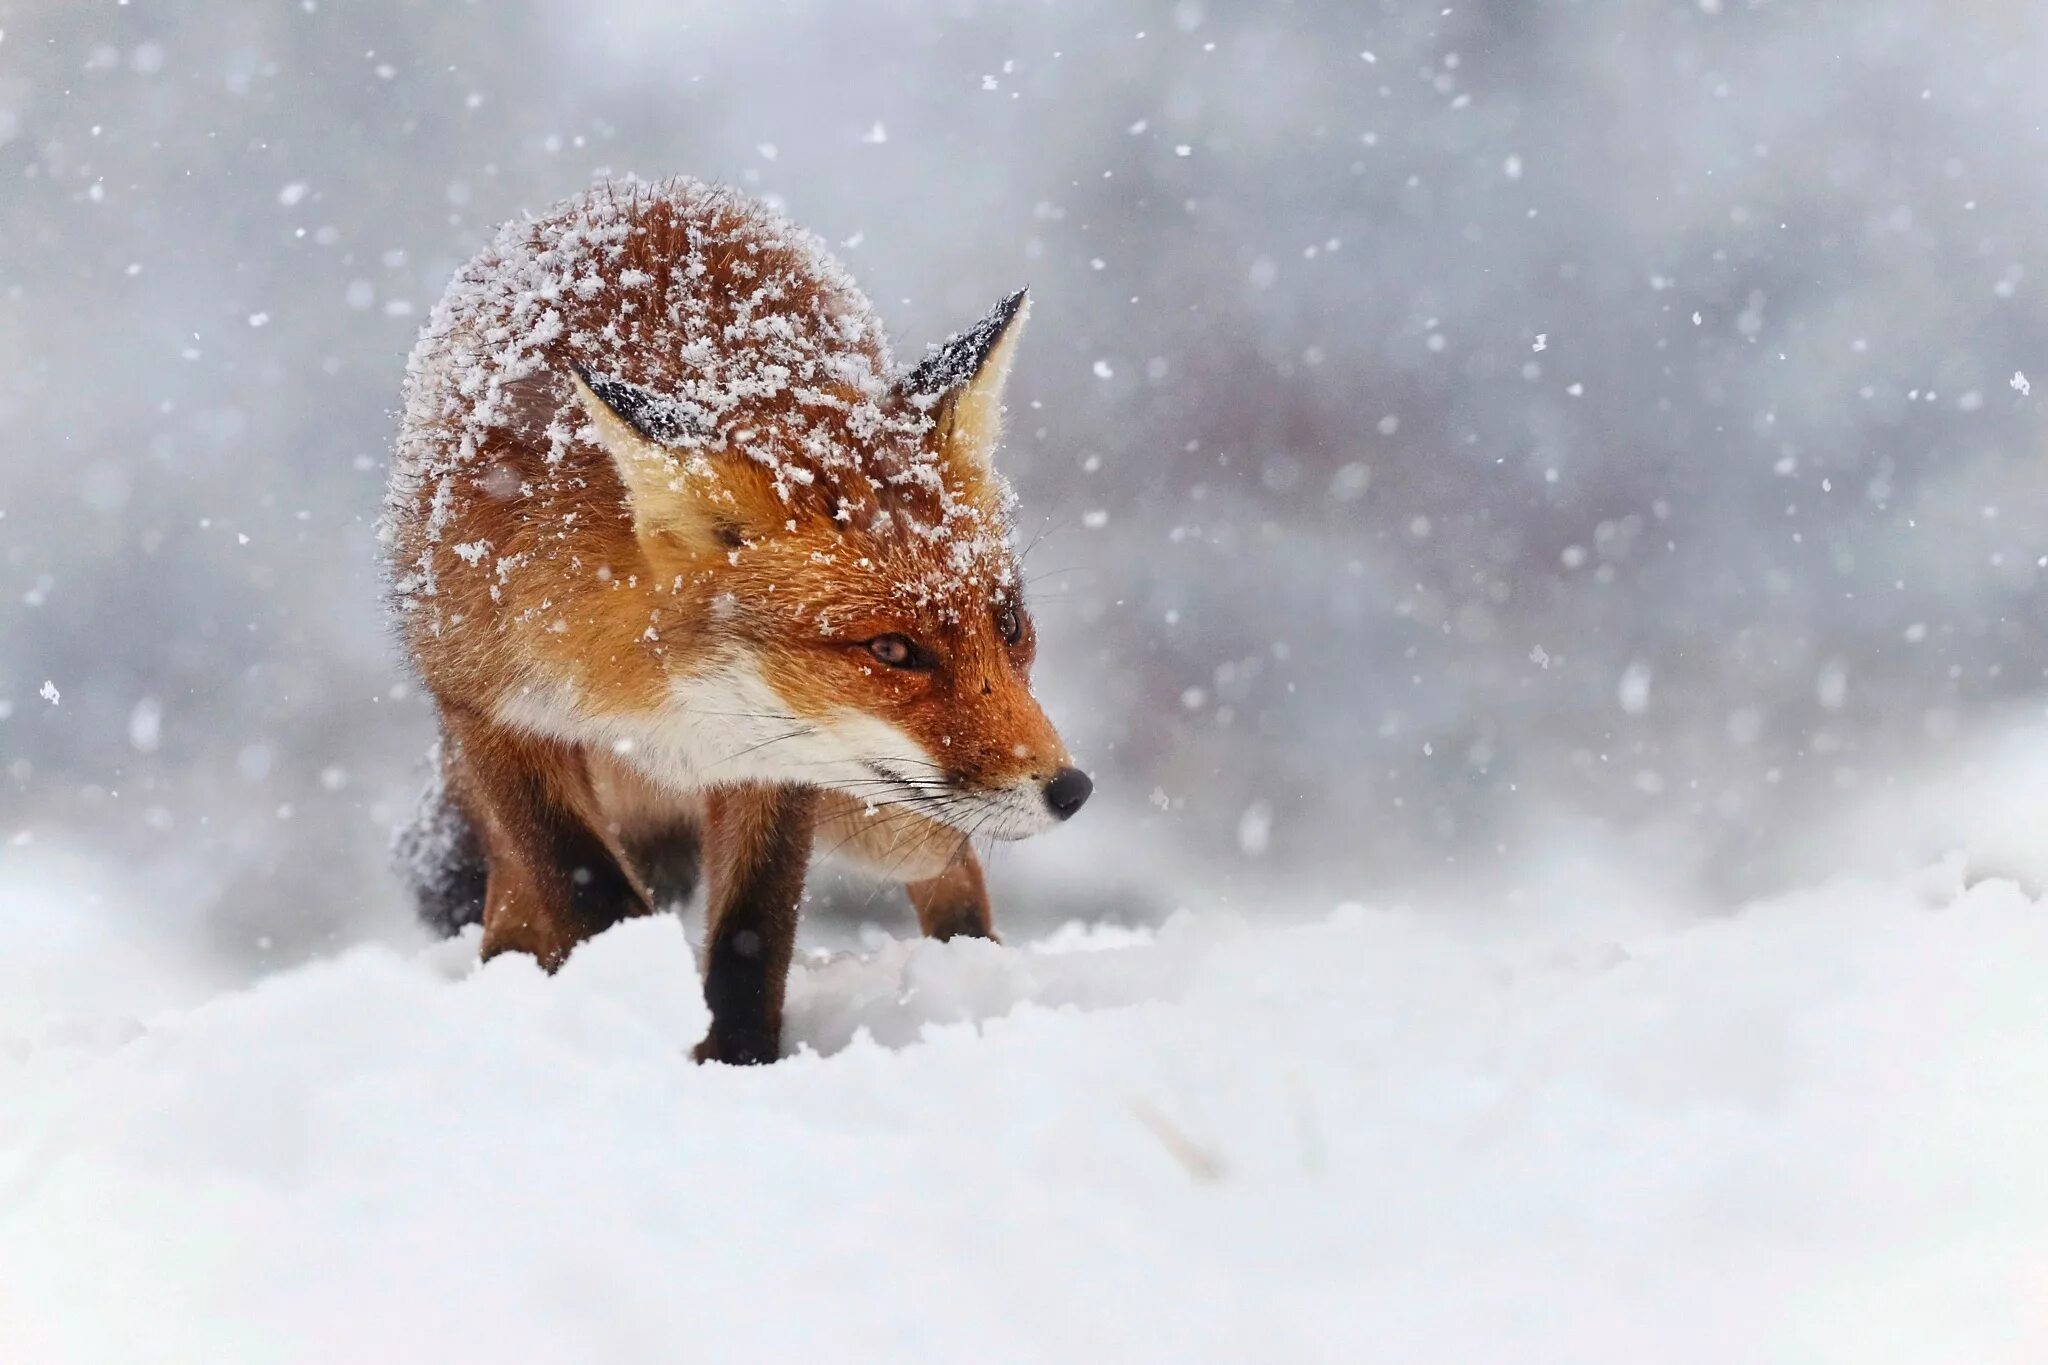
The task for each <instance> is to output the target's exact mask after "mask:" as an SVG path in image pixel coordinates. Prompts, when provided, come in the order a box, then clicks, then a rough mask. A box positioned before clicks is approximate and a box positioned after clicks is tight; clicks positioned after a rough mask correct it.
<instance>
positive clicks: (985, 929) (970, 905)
mask: <svg viewBox="0 0 2048 1365" xmlns="http://www.w3.org/2000/svg"><path fill="white" fill-rule="evenodd" d="M903 889H904V890H906V891H908V892H909V893H910V904H911V906H912V908H914V909H915V910H916V911H917V927H918V928H920V929H922V930H923V931H924V933H925V936H926V937H928V938H936V939H948V938H955V937H960V938H994V937H995V936H996V930H995V924H994V921H993V920H992V919H991V917H990V914H989V908H988V887H987V886H985V885H984V884H983V883H982V880H981V860H980V859H979V858H977V857H975V856H974V849H973V848H972V847H971V846H969V845H968V843H967V842H966V840H964V839H963V840H962V841H961V843H960V851H959V852H958V853H955V854H954V855H953V861H952V862H950V863H948V864H947V865H946V870H945V871H943V872H941V873H939V875H938V876H936V877H927V878H925V879H924V880H923V881H915V882H909V883H907V884H906V885H905V886H904V888H903Z"/></svg>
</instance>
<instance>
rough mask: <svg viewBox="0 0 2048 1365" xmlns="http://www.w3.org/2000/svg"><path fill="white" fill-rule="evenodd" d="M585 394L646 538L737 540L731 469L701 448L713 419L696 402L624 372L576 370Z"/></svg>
mask: <svg viewBox="0 0 2048 1365" xmlns="http://www.w3.org/2000/svg"><path fill="white" fill-rule="evenodd" d="M572 374H573V376H574V382H575V384H576V398H577V401H578V402H580V403H581V404H582V405H583V411H584V414H585V415H586V416H588V417H589V418H590V424H591V425H592V426H593V427H595V428H596V429H597V437H598V440H599V442H600V443H601V444H602V445H603V446H604V448H605V452H606V453H607V454H609V455H610V456H611V457H612V467H613V468H614V469H616V470H618V472H619V482H620V483H621V484H623V485H624V486H625V490H626V502H627V505H628V506H629V507H631V509H632V512H633V526H634V529H635V531H636V532H638V534H639V535H640V537H641V539H642V540H643V541H645V540H648V539H650V538H660V539H664V540H667V541H669V542H670V543H672V544H678V545H683V546H686V547H688V548H691V549H695V550H700V551H703V552H706V553H713V552H719V553H722V552H723V550H724V549H726V548H729V547H730V546H731V545H732V544H733V543H734V535H735V534H736V533H735V532H734V531H733V530H732V527H733V525H734V524H735V520H736V517H735V512H734V510H733V509H734V507H735V506H736V503H737V500H736V498H735V497H734V496H733V493H732V490H731V489H730V488H729V487H728V484H729V482H730V480H729V478H728V477H727V476H728V475H729V474H730V473H731V471H730V470H722V469H721V468H720V467H718V466H717V465H715V464H714V463H713V462H712V461H711V460H710V459H708V458H706V456H705V455H704V454H702V453H701V452H702V451H703V450H705V449H708V448H709V445H710V442H709V440H708V433H709V431H710V426H709V424H708V423H707V422H705V421H704V420H703V415H702V413H701V412H699V411H698V410H697V409H696V408H694V407H693V406H691V405H689V404H687V403H684V402H683V401H681V400H678V399H671V398H664V397H663V396H662V395H660V394H657V393H655V392H654V391H652V390H651V389H644V388H642V387H640V386H639V385H638V384H629V383H627V382H626V381H625V380H623V379H613V378H608V377H606V376H603V375H593V374H591V373H590V372H589V371H587V370H584V369H582V368H581V367H578V368H577V369H575V370H574V371H572Z"/></svg>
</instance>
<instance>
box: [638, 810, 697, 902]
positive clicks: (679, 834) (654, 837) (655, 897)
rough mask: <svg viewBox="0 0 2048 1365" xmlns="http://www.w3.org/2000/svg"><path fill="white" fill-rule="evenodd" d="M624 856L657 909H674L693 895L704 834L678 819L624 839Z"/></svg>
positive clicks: (692, 823) (693, 823) (687, 820)
mask: <svg viewBox="0 0 2048 1365" xmlns="http://www.w3.org/2000/svg"><path fill="white" fill-rule="evenodd" d="M623 842H624V844H625V849H626V855H627V856H628V857H629V858H630V859H632V863H633V870H634V871H635V872H637V873H639V874H640V880H641V882H642V883H643V884H644V885H645V886H646V887H647V894H648V897H649V899H650V900H651V901H652V902H653V904H654V906H655V907H656V908H657V909H661V910H673V909H677V908H679V907H681V906H684V905H687V904H688V903H689V900H690V897H691V896H692V895H694V894H696V890H697V881H698V878H699V876H700V864H701V861H702V858H703V853H704V848H703V845H704V838H703V831H702V830H700V829H699V828H698V826H697V822H696V821H695V820H694V819H690V818H688V817H686V816H679V817H677V818H676V819H674V820H671V821H667V822H665V823H664V824H662V825H661V826H659V827H658V828H654V829H645V830H636V831H634V832H633V833H632V834H631V835H629V836H627V837H626V838H625V839H624V841H623Z"/></svg>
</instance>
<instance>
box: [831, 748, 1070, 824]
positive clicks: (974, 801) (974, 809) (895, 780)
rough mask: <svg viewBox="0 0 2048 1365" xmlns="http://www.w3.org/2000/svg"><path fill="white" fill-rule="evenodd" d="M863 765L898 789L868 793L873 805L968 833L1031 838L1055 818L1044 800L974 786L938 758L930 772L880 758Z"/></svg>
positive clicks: (997, 789)
mask: <svg viewBox="0 0 2048 1365" xmlns="http://www.w3.org/2000/svg"><path fill="white" fill-rule="evenodd" d="M861 766H862V767H864V768H866V769H867V770H868V771H869V772H871V773H873V774H874V775H875V776H876V777H878V778H880V779H881V780H882V781H883V782H886V783H888V784H889V786H890V787H892V788H894V789H895V790H894V792H892V793H891V794H889V795H887V796H885V797H877V796H874V795H873V794H871V793H870V794H867V796H866V798H865V799H867V800H868V803H869V805H870V806H880V805H883V804H889V805H896V806H900V807H902V808H905V809H909V810H912V811H915V812H916V813H917V814H919V815H922V816H924V817H925V818H926V819H928V820H936V821H937V822H939V823H940V824H942V825H947V826H950V827H951V828H953V829H957V830H959V831H960V832H961V833H962V834H965V835H967V836H968V837H969V838H973V837H974V836H976V835H987V836H988V837H989V838H991V839H1001V840H1015V839H1028V838H1030V837H1031V836H1032V835H1034V834H1042V833H1044V832H1045V831H1046V830H1047V829H1049V828H1051V826H1052V823H1053V822H1052V821H1050V820H1049V819H1047V818H1046V817H1045V814H1044V811H1043V807H1042V805H1041V804H1040V803H1039V802H1037V801H1035V800H1032V799H1030V798H1029V797H1026V796H1024V795H1023V793H1021V792H1019V791H1018V790H1017V789H1015V788H1010V787H997V788H995V789H993V790H991V789H987V788H976V787H970V786H968V785H967V784H966V783H965V782H963V781H962V780H961V778H960V776H959V775H958V774H956V773H952V772H949V771H947V770H945V769H943V768H940V767H938V766H937V765H935V764H934V765H932V772H931V773H930V774H929V775H927V776H917V775H914V774H911V773H906V772H903V771H901V770H900V769H898V768H897V767H896V766H895V765H894V764H892V763H886V762H881V761H878V760H875V759H864V760H862V764H861ZM855 794H856V795H862V794H861V793H855Z"/></svg>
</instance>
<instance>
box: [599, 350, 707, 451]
mask: <svg viewBox="0 0 2048 1365" xmlns="http://www.w3.org/2000/svg"><path fill="white" fill-rule="evenodd" d="M574 373H575V375H576V388H577V396H578V397H580V398H582V399H583V407H584V409H585V411H587V412H589V413H590V417H591V420H592V421H595V422H597V423H598V426H599V429H600V430H602V429H603V427H604V423H605V418H606V417H607V416H609V417H610V418H612V419H614V420H616V421H619V422H623V423H624V424H625V425H626V426H628V427H630V428H631V429H632V430H633V432H634V433H635V434H636V435H638V436H639V437H640V438H641V439H643V440H647V441H652V442H653V443H654V444H655V445H658V446H668V447H675V446H689V445H696V444H698V443H700V442H703V441H708V440H710V439H711V437H712V436H713V434H714V433H715V428H714V427H713V426H712V424H711V422H710V420H709V418H707V417H706V416H705V414H704V411H703V409H701V408H699V407H698V406H697V405H696V404H695V403H692V402H690V401H689V400H687V399H683V398H675V397H671V396H669V395H667V394H659V393H656V392H655V391H654V390H652V389H648V388H642V387H641V386H640V385H638V384H629V383H627V382H626V381H625V380H623V379H618V378H614V377H613V376H611V375H603V374H593V373H592V372H591V371H589V370H586V369H584V368H583V367H582V366H580V365H579V366H577V367H576V368H575V371H574ZM592 398H595V399H596V400H597V402H596V403H592V402H591V401H590V400H591V399H592ZM600 410H601V411H600Z"/></svg>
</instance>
